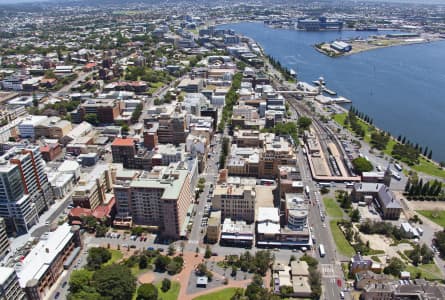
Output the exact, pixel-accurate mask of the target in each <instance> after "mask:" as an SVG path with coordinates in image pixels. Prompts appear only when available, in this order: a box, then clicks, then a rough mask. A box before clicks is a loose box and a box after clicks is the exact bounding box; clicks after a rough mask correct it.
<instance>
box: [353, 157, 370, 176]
mask: <svg viewBox="0 0 445 300" xmlns="http://www.w3.org/2000/svg"><path fill="white" fill-rule="evenodd" d="M352 165H353V166H354V169H355V170H356V171H357V172H359V173H363V172H370V171H372V170H373V167H372V164H371V163H370V162H369V161H368V160H367V159H366V158H364V157H357V158H356V159H354V160H353V161H352Z"/></svg>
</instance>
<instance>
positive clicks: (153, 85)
mask: <svg viewBox="0 0 445 300" xmlns="http://www.w3.org/2000/svg"><path fill="white" fill-rule="evenodd" d="M163 85H164V84H163V83H162V82H152V83H150V89H149V90H148V92H149V93H151V94H153V93H154V92H156V91H157V90H158V89H159V88H160V87H162V86H163Z"/></svg>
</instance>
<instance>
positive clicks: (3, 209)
mask: <svg viewBox="0 0 445 300" xmlns="http://www.w3.org/2000/svg"><path fill="white" fill-rule="evenodd" d="M0 217H3V218H4V220H5V224H6V228H7V231H8V233H12V232H16V233H24V232H28V230H29V229H30V228H31V227H32V226H33V225H34V224H36V223H37V222H38V219H39V217H38V212H37V209H36V205H35V203H33V202H32V201H31V198H30V196H29V195H27V194H25V184H24V180H23V177H22V173H21V172H20V170H19V166H18V165H16V164H11V163H9V162H8V161H6V160H5V159H4V158H0Z"/></svg>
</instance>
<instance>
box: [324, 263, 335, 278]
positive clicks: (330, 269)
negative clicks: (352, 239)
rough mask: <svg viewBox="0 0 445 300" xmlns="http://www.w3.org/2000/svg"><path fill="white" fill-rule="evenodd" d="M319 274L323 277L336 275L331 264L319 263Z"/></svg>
mask: <svg viewBox="0 0 445 300" xmlns="http://www.w3.org/2000/svg"><path fill="white" fill-rule="evenodd" d="M321 274H322V276H323V277H336V276H335V270H334V265H333V264H321Z"/></svg>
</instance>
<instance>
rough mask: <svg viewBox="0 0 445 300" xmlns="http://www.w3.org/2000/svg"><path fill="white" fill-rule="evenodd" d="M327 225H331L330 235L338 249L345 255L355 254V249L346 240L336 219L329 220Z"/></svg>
mask: <svg viewBox="0 0 445 300" xmlns="http://www.w3.org/2000/svg"><path fill="white" fill-rule="evenodd" d="M329 226H330V227H331V232H332V236H333V237H334V241H335V245H336V246H337V249H338V251H339V252H340V253H341V254H343V255H344V256H346V257H351V256H353V255H354V254H355V250H354V248H352V246H351V245H350V244H349V242H348V241H347V240H346V238H345V236H344V234H343V232H342V231H341V230H340V228H339V227H338V225H337V221H336V220H332V221H330V222H329Z"/></svg>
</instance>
